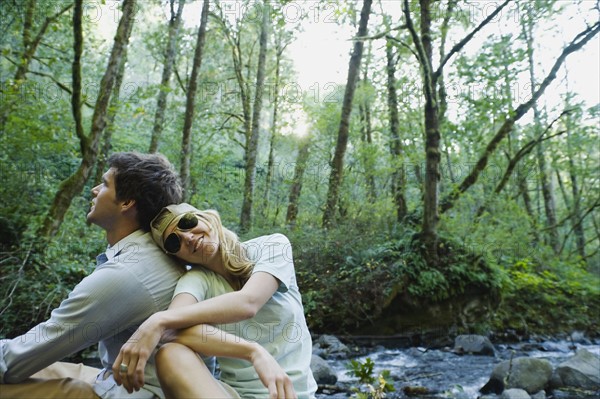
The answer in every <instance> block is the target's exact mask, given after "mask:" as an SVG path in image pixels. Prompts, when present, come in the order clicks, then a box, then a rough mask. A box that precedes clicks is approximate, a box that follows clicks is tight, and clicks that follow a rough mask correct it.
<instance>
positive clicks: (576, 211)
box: [565, 99, 586, 259]
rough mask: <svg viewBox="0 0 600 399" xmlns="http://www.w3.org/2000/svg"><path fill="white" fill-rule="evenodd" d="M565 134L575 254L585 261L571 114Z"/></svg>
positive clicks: (568, 116)
mask: <svg viewBox="0 0 600 399" xmlns="http://www.w3.org/2000/svg"><path fill="white" fill-rule="evenodd" d="M567 108H568V99H567ZM565 125H566V133H567V157H568V160H569V178H570V179H571V193H572V195H573V209H572V214H573V217H572V228H573V232H574V233H575V242H576V243H577V253H578V254H579V256H581V259H586V255H585V233H584V230H583V223H578V221H580V220H581V192H580V190H579V181H578V179H577V172H576V168H575V160H574V159H573V148H572V140H573V139H572V137H571V129H572V128H573V120H572V118H571V114H569V115H567V121H566V123H565Z"/></svg>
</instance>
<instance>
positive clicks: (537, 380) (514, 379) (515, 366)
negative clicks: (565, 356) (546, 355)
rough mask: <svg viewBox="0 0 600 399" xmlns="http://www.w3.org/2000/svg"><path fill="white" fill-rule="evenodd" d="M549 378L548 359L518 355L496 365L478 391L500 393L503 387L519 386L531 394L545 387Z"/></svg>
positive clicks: (549, 365)
mask: <svg viewBox="0 0 600 399" xmlns="http://www.w3.org/2000/svg"><path fill="white" fill-rule="evenodd" d="M509 372H510V375H509ZM551 378H552V365H551V364H550V362H549V361H547V360H545V359H536V358H529V357H519V358H516V359H512V360H506V361H503V362H501V363H499V364H498V365H496V367H494V370H493V371H492V375H491V377H490V380H489V381H488V382H487V384H485V385H484V386H483V388H481V390H480V392H481V393H484V394H486V393H491V392H493V393H496V394H500V393H501V392H502V391H503V390H505V389H507V390H508V389H511V388H519V389H523V390H525V391H527V393H529V394H533V393H536V392H539V391H541V390H543V389H545V388H546V387H547V386H548V384H549V382H550V379H551Z"/></svg>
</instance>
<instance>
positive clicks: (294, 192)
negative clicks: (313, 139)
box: [285, 135, 310, 227]
mask: <svg viewBox="0 0 600 399" xmlns="http://www.w3.org/2000/svg"><path fill="white" fill-rule="evenodd" d="M309 154H310V135H309V136H308V137H306V139H305V140H304V141H303V142H302V143H301V144H300V148H299V149H298V158H296V168H295V170H294V180H293V181H292V186H291V187H290V196H289V202H288V208H287V214H286V216H285V222H286V224H288V225H289V226H291V227H294V226H295V225H296V217H297V216H298V200H299V199H300V193H301V191H302V179H303V178H304V172H305V171H306V165H307V164H308V156H309Z"/></svg>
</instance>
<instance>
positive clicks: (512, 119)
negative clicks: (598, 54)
mask: <svg viewBox="0 0 600 399" xmlns="http://www.w3.org/2000/svg"><path fill="white" fill-rule="evenodd" d="M598 32H600V22H596V23H595V24H594V25H592V26H588V27H587V28H586V29H584V30H583V31H581V32H580V33H579V34H577V35H576V36H575V37H574V38H573V40H571V42H570V43H569V44H568V45H567V46H566V47H564V48H563V50H562V52H561V53H560V55H559V56H558V57H557V59H556V60H555V61H554V64H553V66H552V68H551V69H550V71H549V72H548V74H547V75H546V77H545V78H544V80H542V82H541V83H540V85H539V87H538V88H537V89H536V90H535V92H534V93H533V95H532V96H531V98H529V100H528V101H526V102H524V103H521V104H520V105H519V106H518V107H516V108H515V109H514V110H511V111H510V112H509V113H508V115H506V116H505V119H504V122H503V123H502V125H501V126H500V127H499V128H498V130H497V131H496V133H495V134H494V136H493V137H492V138H491V140H490V141H489V142H488V144H487V145H486V147H485V149H484V151H483V153H482V154H481V156H480V157H479V159H478V160H477V162H476V163H475V165H474V166H473V168H472V169H471V171H470V172H469V173H468V175H467V176H466V177H465V178H464V179H463V181H462V182H461V183H460V184H459V185H458V187H457V188H456V190H454V191H453V192H451V193H450V194H448V195H447V196H446V197H444V199H443V200H442V201H441V205H440V206H441V210H442V212H446V211H448V210H449V209H451V208H452V207H453V206H454V204H455V202H456V200H457V199H458V198H460V196H461V195H462V194H463V193H465V192H466V191H467V190H468V189H470V188H471V187H472V186H473V185H474V184H475V183H476V182H477V180H478V178H479V176H480V175H481V173H482V172H483V170H484V169H485V167H486V165H487V163H488V161H489V158H490V156H491V155H492V154H493V153H494V152H495V151H496V149H497V148H498V145H499V144H500V142H502V140H504V138H506V137H507V135H508V134H509V133H510V132H511V130H512V129H513V127H514V125H515V123H516V122H517V121H518V120H519V119H521V118H522V117H523V116H524V115H525V114H526V113H527V112H529V111H530V110H531V108H532V107H533V104H534V103H535V102H536V101H538V100H539V98H540V97H541V96H542V95H543V94H544V92H545V90H546V89H547V88H548V86H549V85H550V83H552V82H553V81H554V79H556V74H557V73H558V71H559V70H560V68H561V65H562V64H563V62H564V61H565V60H566V58H567V57H568V56H569V55H570V54H572V53H574V52H576V51H578V50H580V49H581V48H582V47H583V46H585V44H586V43H588V42H589V41H590V40H592V38H594V37H595V36H596V35H597V34H598Z"/></svg>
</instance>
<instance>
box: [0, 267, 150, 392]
mask: <svg viewBox="0 0 600 399" xmlns="http://www.w3.org/2000/svg"><path fill="white" fill-rule="evenodd" d="M132 280H133V279H132V278H131V276H130V275H129V274H128V273H127V272H126V271H123V270H120V269H117V268H114V267H104V266H103V267H102V268H99V269H97V270H96V271H94V272H93V273H92V274H91V275H89V276H87V277H86V278H84V279H83V280H82V281H81V282H80V283H79V284H78V285H77V286H76V287H75V288H74V289H73V291H72V292H71V293H70V294H69V296H68V297H67V299H65V300H64V301H63V302H62V303H61V304H60V306H59V307H58V308H56V309H54V310H53V311H52V313H51V315H50V319H49V320H47V321H45V322H43V323H41V324H38V325H37V326H35V327H33V328H32V329H31V330H29V331H28V332H27V333H26V334H23V335H21V336H19V337H16V338H13V339H10V340H5V341H3V342H2V343H0V383H18V382H21V381H23V380H25V379H27V378H28V377H30V376H31V375H32V374H34V373H35V372H37V371H39V370H41V369H43V368H45V367H47V366H49V365H50V364H52V363H54V362H56V361H59V360H61V359H63V358H65V357H66V356H69V355H71V354H73V353H75V352H77V351H80V350H82V349H84V348H86V347H89V346H91V345H93V344H95V343H97V342H98V341H101V340H103V339H106V338H107V337H110V336H112V335H115V334H116V333H118V332H122V331H123V330H124V329H125V328H127V327H129V326H131V325H132V324H135V323H139V322H141V321H142V320H143V319H144V318H145V317H147V316H148V314H150V313H152V311H153V310H154V309H147V307H148V303H153V302H152V299H151V298H150V297H149V296H148V294H147V293H146V292H145V291H141V290H139V289H136V288H137V286H136V285H135V282H133V281H132ZM124 296H128V297H127V301H126V303H124V302H125V298H124Z"/></svg>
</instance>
